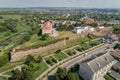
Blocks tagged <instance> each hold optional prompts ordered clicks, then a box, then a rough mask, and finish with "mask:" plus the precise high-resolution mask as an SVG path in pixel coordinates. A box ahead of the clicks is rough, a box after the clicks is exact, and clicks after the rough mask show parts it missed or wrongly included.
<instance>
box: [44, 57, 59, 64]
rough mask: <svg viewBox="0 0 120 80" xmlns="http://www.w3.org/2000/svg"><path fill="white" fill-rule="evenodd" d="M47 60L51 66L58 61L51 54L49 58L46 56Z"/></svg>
mask: <svg viewBox="0 0 120 80" xmlns="http://www.w3.org/2000/svg"><path fill="white" fill-rule="evenodd" d="M45 60H46V62H47V63H48V64H50V65H51V66H52V65H54V64H55V63H57V60H56V59H55V58H53V57H52V56H50V57H49V58H46V59H45Z"/></svg>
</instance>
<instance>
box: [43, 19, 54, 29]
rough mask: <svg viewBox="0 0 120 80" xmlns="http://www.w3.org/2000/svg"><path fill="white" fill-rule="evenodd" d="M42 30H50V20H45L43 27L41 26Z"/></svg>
mask: <svg viewBox="0 0 120 80" xmlns="http://www.w3.org/2000/svg"><path fill="white" fill-rule="evenodd" d="M42 29H43V30H51V29H52V23H51V22H49V21H48V22H46V23H45V24H44V25H43V27H42Z"/></svg>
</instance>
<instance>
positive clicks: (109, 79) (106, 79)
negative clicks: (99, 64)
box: [104, 74, 116, 80]
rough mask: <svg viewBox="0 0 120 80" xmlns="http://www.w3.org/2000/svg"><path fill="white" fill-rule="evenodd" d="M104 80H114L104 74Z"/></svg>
mask: <svg viewBox="0 0 120 80" xmlns="http://www.w3.org/2000/svg"><path fill="white" fill-rule="evenodd" d="M104 78H105V80H116V79H115V78H113V77H112V76H110V75H109V74H106V75H105V76H104Z"/></svg>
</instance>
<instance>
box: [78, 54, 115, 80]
mask: <svg viewBox="0 0 120 80" xmlns="http://www.w3.org/2000/svg"><path fill="white" fill-rule="evenodd" d="M114 62H115V59H114V58H113V57H112V56H111V55H110V53H109V52H107V53H101V54H98V55H94V56H92V57H91V58H89V59H87V60H85V61H83V62H82V63H81V64H80V69H79V74H80V76H81V77H83V78H84V80H101V78H103V76H104V75H105V74H106V73H107V72H108V71H109V70H110V69H111V67H112V66H113V64H114Z"/></svg>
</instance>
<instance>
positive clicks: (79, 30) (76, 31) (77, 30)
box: [73, 27, 84, 34]
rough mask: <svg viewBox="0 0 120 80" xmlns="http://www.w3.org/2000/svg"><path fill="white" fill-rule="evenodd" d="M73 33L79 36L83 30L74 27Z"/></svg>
mask: <svg viewBox="0 0 120 80" xmlns="http://www.w3.org/2000/svg"><path fill="white" fill-rule="evenodd" d="M73 31H74V32H75V33H77V34H79V33H82V32H84V28H82V27H75V28H74V30H73Z"/></svg>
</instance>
